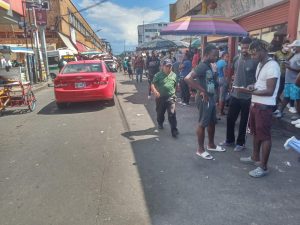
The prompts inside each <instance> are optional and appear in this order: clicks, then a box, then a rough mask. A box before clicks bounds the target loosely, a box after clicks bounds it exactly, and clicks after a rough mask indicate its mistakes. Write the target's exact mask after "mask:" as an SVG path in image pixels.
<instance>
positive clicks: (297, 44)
mask: <svg viewBox="0 0 300 225" xmlns="http://www.w3.org/2000/svg"><path fill="white" fill-rule="evenodd" d="M288 46H289V47H300V40H295V41H294V42H293V43H292V44H290V45H288Z"/></svg>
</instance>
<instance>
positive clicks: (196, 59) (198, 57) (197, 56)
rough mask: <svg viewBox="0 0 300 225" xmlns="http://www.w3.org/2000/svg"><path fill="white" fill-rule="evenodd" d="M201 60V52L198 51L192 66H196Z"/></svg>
mask: <svg viewBox="0 0 300 225" xmlns="http://www.w3.org/2000/svg"><path fill="white" fill-rule="evenodd" d="M199 61H200V54H199V52H197V53H196V54H194V56H193V61H192V67H193V68H195V67H196V66H197V65H198V63H199Z"/></svg>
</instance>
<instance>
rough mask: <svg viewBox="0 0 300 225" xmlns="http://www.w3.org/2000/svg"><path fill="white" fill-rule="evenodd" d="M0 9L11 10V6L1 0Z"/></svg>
mask: <svg viewBox="0 0 300 225" xmlns="http://www.w3.org/2000/svg"><path fill="white" fill-rule="evenodd" d="M0 8H3V9H5V10H10V4H9V3H8V2H6V1H4V0H0Z"/></svg>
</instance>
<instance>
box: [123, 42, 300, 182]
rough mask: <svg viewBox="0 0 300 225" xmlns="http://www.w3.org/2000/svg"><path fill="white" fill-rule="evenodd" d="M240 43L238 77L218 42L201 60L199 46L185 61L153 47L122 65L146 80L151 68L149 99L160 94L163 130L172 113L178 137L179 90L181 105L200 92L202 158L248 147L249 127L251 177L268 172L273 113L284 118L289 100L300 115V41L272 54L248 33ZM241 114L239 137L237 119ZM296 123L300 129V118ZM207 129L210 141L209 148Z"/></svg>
mask: <svg viewBox="0 0 300 225" xmlns="http://www.w3.org/2000/svg"><path fill="white" fill-rule="evenodd" d="M240 46H241V49H240V53H239V54H238V55H237V56H236V57H234V59H233V62H232V71H233V75H231V74H230V71H231V70H230V69H231V67H230V66H229V54H228V52H226V51H220V49H217V47H215V46H214V45H207V46H206V47H205V48H204V49H203V58H202V59H201V51H200V50H199V49H196V50H195V51H194V52H193V54H191V53H190V51H186V52H185V53H184V54H183V56H182V57H181V59H178V57H176V55H173V56H172V54H170V53H166V52H162V53H161V54H160V56H158V54H157V52H155V51H152V52H151V55H150V54H149V53H146V55H145V56H144V57H143V55H139V56H136V57H135V60H133V61H132V62H131V61H130V62H128V61H129V60H130V58H128V59H129V60H125V61H124V63H123V69H124V71H127V72H128V75H129V76H132V72H133V71H135V73H136V81H137V82H141V81H142V79H141V77H142V74H143V72H142V71H143V70H145V71H146V75H147V78H148V82H149V92H148V98H149V99H151V95H152V94H154V96H155V101H156V112H157V123H158V128H159V129H163V128H164V127H163V123H164V120H165V112H166V111H167V114H168V120H169V123H170V126H171V135H172V136H173V137H174V138H176V137H177V136H178V135H179V131H178V128H177V119H176V104H175V103H176V101H177V97H176V96H177V91H178V90H180V97H181V101H180V102H179V103H180V104H182V105H183V106H186V105H189V104H190V97H191V94H193V92H196V95H195V103H196V105H197V108H198V111H199V120H198V127H197V132H196V134H197V138H198V149H197V152H196V153H197V155H198V156H199V157H201V158H203V159H207V160H211V159H214V157H213V155H211V153H210V152H225V151H226V148H227V147H234V151H237V152H238V151H242V150H244V149H245V148H246V146H245V144H246V139H247V130H248V131H249V132H250V133H251V134H252V135H253V151H252V154H251V155H250V156H249V157H243V158H241V159H240V161H241V162H243V163H248V164H249V163H250V164H253V165H256V166H257V168H256V169H254V170H252V171H250V172H249V175H250V176H252V177H262V176H265V175H266V174H268V172H269V171H268V159H269V155H270V152H271V146H272V138H271V127H272V117H277V118H281V117H282V116H283V115H284V109H285V107H286V106H287V105H288V104H290V110H289V111H291V112H294V113H298V114H300V87H299V86H300V75H299V74H300V41H299V40H296V41H295V42H293V43H292V44H290V43H289V42H288V41H285V42H284V43H283V45H282V49H281V50H280V51H278V52H276V53H275V54H274V56H271V57H270V53H269V45H268V43H266V42H264V41H262V40H257V39H254V40H252V39H251V38H249V37H246V38H243V39H242V40H241V43H240ZM130 78H131V79H132V78H133V77H130ZM226 102H228V110H227V115H226V113H225V105H226ZM225 115H226V120H227V123H226V127H227V128H226V136H225V140H224V141H223V142H221V143H219V144H216V143H215V140H214V136H215V130H216V124H217V121H218V117H220V116H225ZM239 116H240V122H239V129H238V134H237V136H236V135H235V123H236V121H237V119H238V117H239ZM292 123H293V124H294V125H295V126H296V127H298V128H300V119H299V118H297V119H296V120H294V121H292ZM206 130H207V133H208V145H207V146H204V140H205V131H206ZM297 141H298V140H297V139H296V138H295V137H293V138H292V139H290V145H291V146H294V147H295V146H299V142H297ZM287 146H288V144H285V147H286V148H288V147H287ZM291 148H292V147H291ZM298 150H299V149H298Z"/></svg>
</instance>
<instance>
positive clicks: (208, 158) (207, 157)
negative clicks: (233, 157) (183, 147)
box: [196, 151, 214, 160]
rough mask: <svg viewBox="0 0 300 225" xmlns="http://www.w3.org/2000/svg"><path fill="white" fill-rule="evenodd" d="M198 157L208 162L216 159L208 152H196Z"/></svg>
mask: <svg viewBox="0 0 300 225" xmlns="http://www.w3.org/2000/svg"><path fill="white" fill-rule="evenodd" d="M196 155H197V156H200V157H201V158H202V159H207V160H212V159H214V157H212V156H211V155H210V154H209V153H208V152H207V151H205V152H203V153H201V154H200V153H199V152H196Z"/></svg>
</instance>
